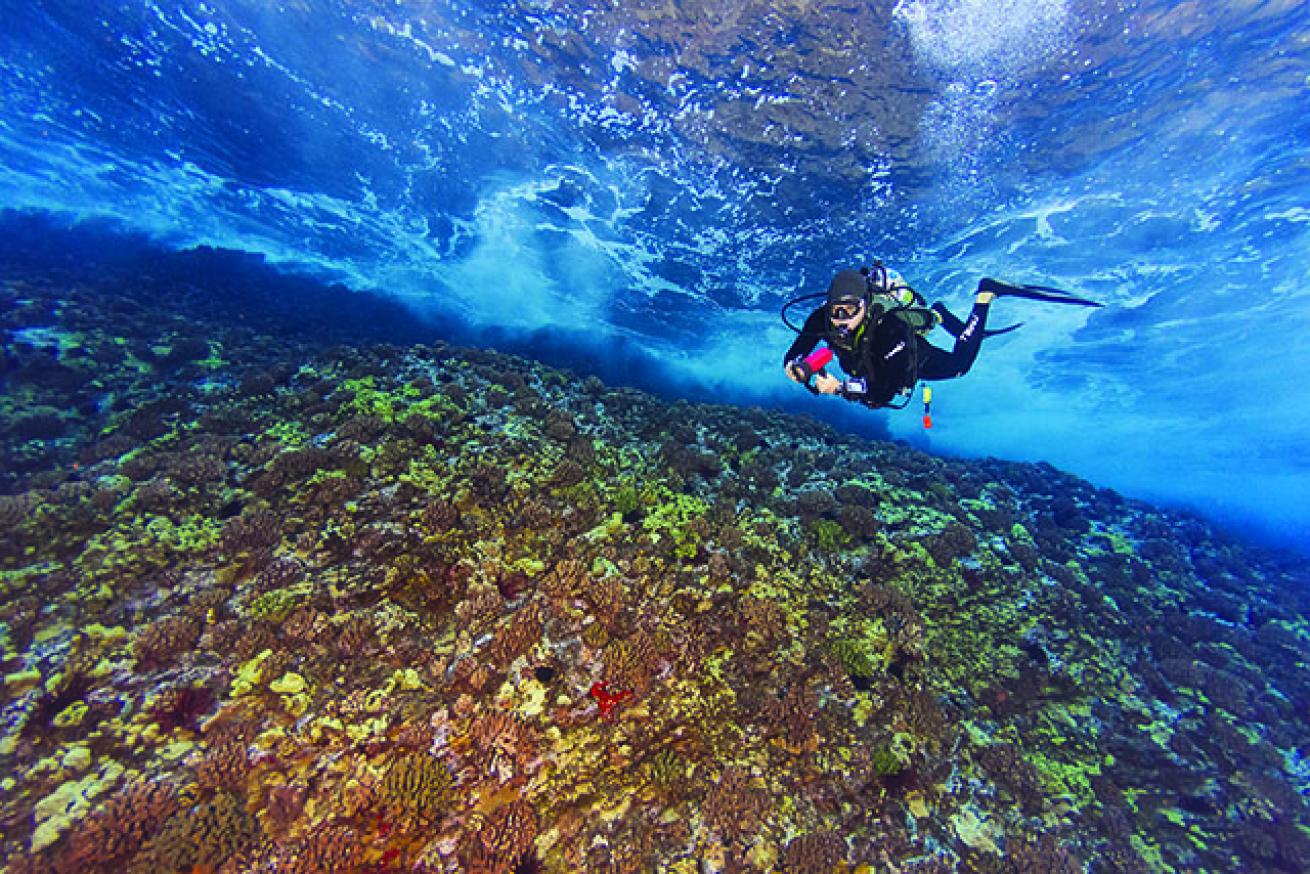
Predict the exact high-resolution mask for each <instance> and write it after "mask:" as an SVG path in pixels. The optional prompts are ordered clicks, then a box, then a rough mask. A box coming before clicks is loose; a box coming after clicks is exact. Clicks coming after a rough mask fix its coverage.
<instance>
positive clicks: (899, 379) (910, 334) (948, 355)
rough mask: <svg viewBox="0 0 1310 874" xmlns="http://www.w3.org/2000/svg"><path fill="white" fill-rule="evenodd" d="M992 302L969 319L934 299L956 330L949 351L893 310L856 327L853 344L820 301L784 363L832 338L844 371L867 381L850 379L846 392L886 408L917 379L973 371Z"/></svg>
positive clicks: (979, 305)
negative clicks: (862, 386) (847, 341)
mask: <svg viewBox="0 0 1310 874" xmlns="http://www.w3.org/2000/svg"><path fill="white" fill-rule="evenodd" d="M987 306H988V305H987V304H984V303H976V304H974V305H973V312H971V313H969V318H968V320H967V321H963V322H962V321H960V320H959V319H958V318H956V317H955V316H954V315H952V314H951V313H950V312H949V311H948V310H947V309H946V308H945V307H943V306H942V305H941V304H939V303H938V304H933V307H932V308H933V309H934V310H936V311H937V312H938V313H939V314H940V315H941V317H942V327H944V328H946V330H947V331H949V332H950V333H952V334H954V335H956V339H955V347H954V348H953V349H951V351H949V352H948V351H946V350H945V349H941V348H939V347H937V346H934V345H932V344H931V343H929V342H928V341H927V340H925V339H924V338H923V337H922V336H920V335H919V334H918V333H917V332H916V331H915V330H914V328H913V327H911V326H910V325H909V324H907V323H906V322H905V321H904V320H903V319H900V318H898V317H897V316H896V315H894V314H888V315H885V316H883V317H882V319H881V320H879V321H878V323H877V324H876V325H873V326H870V325H869V323H868V322H867V321H866V322H865V324H864V326H863V327H862V329H860V330H857V331H856V334H855V340H854V343H853V344H852V345H850V346H846V345H844V344H843V343H842V342H841V341H840V340H839V339H838V338H837V337H836V335H835V334H834V333H833V332H832V330H831V327H830V325H829V323H828V310H827V307H826V306H821V307H819V308H818V309H816V310H815V311H814V312H812V313H810V316H809V318H807V319H806V320H805V325H804V326H803V327H802V329H801V333H800V335H799V336H797V338H796V342H794V343H792V344H791V348H789V349H788V350H787V353H786V355H784V356H783V364H784V365H786V364H788V363H790V362H792V361H795V360H796V359H797V358H799V357H802V356H805V355H808V354H810V353H811V352H813V351H814V347H815V346H817V345H818V344H819V341H820V340H824V341H827V343H828V346H829V348H831V349H832V351H833V353H834V354H836V356H837V361H838V363H840V364H841V368H842V370H844V371H846V373H847V374H849V375H850V376H851V377H852V378H853V381H856V382H858V381H859V380H863V381H864V384H865V390H864V391H862V392H860V391H853V390H852V388H854V387H855V386H852V381H850V380H848V381H847V384H846V386H845V387H843V390H842V392H841V394H842V397H844V398H846V399H847V400H850V401H855V402H857V403H861V404H864V405H865V406H868V407H874V408H877V407H885V406H887V405H888V404H889V403H890V402H891V400H892V399H893V398H894V397H896V395H897V394H898V393H900V392H901V391H902V390H903V389H907V388H913V387H914V384H915V382H916V381H917V380H920V379H927V380H937V379H954V378H955V377H957V376H964V374H966V373H968V372H969V368H970V367H972V366H973V362H974V359H976V358H977V357H978V348H979V347H980V346H981V345H982V341H983V337H984V336H985V335H986V327H987Z"/></svg>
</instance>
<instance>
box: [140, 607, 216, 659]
mask: <svg viewBox="0 0 1310 874" xmlns="http://www.w3.org/2000/svg"><path fill="white" fill-rule="evenodd" d="M200 631H201V625H200V623H199V622H198V621H196V620H195V619H193V618H192V617H190V616H169V617H165V618H163V619H158V620H156V621H154V622H152V623H151V624H150V625H148V626H147V627H146V628H145V630H144V631H142V632H141V633H140V634H139V635H138V636H137V638H136V640H135V641H134V642H133V644H132V654H133V655H135V656H136V659H137V662H138V663H139V664H140V665H141V667H142V668H144V669H149V668H158V667H165V666H167V665H170V664H172V662H173V660H174V659H175V658H176V657H177V656H179V655H181V654H182V653H184V652H189V651H190V650H191V649H193V648H194V647H195V645H196V642H197V641H198V640H199V639H200Z"/></svg>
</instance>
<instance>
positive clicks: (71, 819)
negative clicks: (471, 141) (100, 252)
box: [0, 278, 1310, 874]
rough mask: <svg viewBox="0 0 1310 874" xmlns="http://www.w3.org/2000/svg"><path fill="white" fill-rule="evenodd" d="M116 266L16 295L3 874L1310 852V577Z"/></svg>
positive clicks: (8, 386) (1175, 867)
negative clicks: (280, 317) (112, 272)
mask: <svg viewBox="0 0 1310 874" xmlns="http://www.w3.org/2000/svg"><path fill="white" fill-rule="evenodd" d="M104 282H106V283H107V282H109V280H104ZM99 283H100V281H99V280H87V281H85V282H82V283H68V282H62V283H60V282H53V281H47V280H41V279H32V278H9V279H5V280H3V281H0V295H2V296H3V300H4V301H5V302H7V303H8V304H11V305H10V306H8V307H0V330H3V331H5V332H8V333H7V334H6V337H7V340H6V342H7V344H8V345H7V348H12V349H13V350H14V353H13V356H12V360H11V362H10V364H9V365H7V367H8V369H7V370H6V372H5V380H6V381H5V382H4V384H3V387H2V390H0V399H2V400H3V403H4V404H6V405H7V406H6V407H5V410H6V413H7V424H6V427H5V429H4V430H3V432H0V455H3V461H4V464H0V488H3V490H4V492H5V493H4V494H0V530H3V532H4V534H3V537H0V641H3V644H4V647H5V652H4V684H3V693H2V696H0V731H2V732H3V733H2V734H0V765H2V766H3V773H4V775H5V779H4V781H3V788H4V790H5V791H4V793H3V794H2V795H0V853H2V854H3V856H4V857H5V860H6V862H7V865H8V868H7V870H9V871H11V872H54V874H63V872H72V871H97V870H103V871H152V872H155V871H158V872H171V871H179V872H193V871H206V872H210V874H219V872H224V874H226V872H235V871H259V872H296V874H308V872H328V871H330V872H333V874H348V872H354V871H358V872H386V871H411V870H412V871H429V872H436V871H443V872H444V871H495V872H520V871H544V872H552V874H562V872H574V871H597V872H599V871H634V872H636V871H642V872H645V871H655V872H665V871H667V872H683V871H693V870H713V871H756V872H769V871H787V872H825V874H826V872H831V871H847V872H855V871H903V872H920V874H926V872H948V871H957V872H964V871H995V872H1016V874H1017V872H1029V871H1034V872H1036V871H1041V872H1066V871H1069V872H1072V871H1106V872H1113V871H1123V872H1161V874H1167V872H1184V871H1187V872H1221V871H1232V870H1249V871H1265V872H1291V871H1298V870H1306V869H1307V868H1310V838H1308V837H1307V834H1310V832H1308V831H1307V830H1308V829H1310V809H1307V804H1306V793H1307V791H1310V753H1308V752H1307V749H1306V742H1305V738H1306V737H1308V736H1310V724H1308V720H1310V717H1308V716H1307V714H1308V713H1310V679H1307V675H1306V672H1305V670H1304V664H1305V663H1306V661H1307V653H1310V621H1308V613H1310V611H1308V608H1310V596H1308V595H1307V594H1306V593H1307V591H1310V587H1307V579H1306V576H1305V572H1304V570H1303V569H1302V568H1301V567H1300V566H1299V565H1298V564H1296V563H1292V562H1282V561H1278V560H1276V558H1274V557H1270V556H1265V555H1261V554H1259V553H1256V552H1254V551H1252V550H1250V549H1247V548H1245V547H1242V546H1241V545H1239V544H1237V543H1235V542H1232V541H1230V540H1227V539H1225V538H1224V537H1223V536H1222V535H1221V534H1219V533H1217V532H1215V531H1213V530H1211V529H1210V528H1209V527H1208V526H1207V525H1206V524H1204V523H1203V522H1201V521H1199V520H1197V519H1194V518H1190V517H1188V516H1185V515H1179V514H1174V513H1169V512H1164V511H1161V510H1158V509H1156V508H1153V507H1150V506H1148V505H1145V504H1141V503H1138V502H1134V501H1129V500H1125V499H1124V498H1122V497H1120V496H1118V495H1115V494H1114V493H1112V492H1109V491H1106V490H1103V489H1097V488H1095V487H1093V486H1091V485H1089V484H1087V483H1085V482H1082V481H1079V480H1077V479H1075V478H1073V477H1070V476H1067V475H1065V474H1062V473H1060V472H1059V471H1056V470H1055V469H1053V468H1051V467H1049V466H1047V465H1040V464H1039V465H1026V464H1011V463H1006V462H1000V461H995V460H988V461H982V462H972V463H966V462H960V461H949V460H943V459H938V458H933V457H931V456H928V455H925V454H923V453H920V452H916V451H913V450H911V449H908V448H906V447H905V446H902V445H898V444H892V443H885V442H873V441H866V440H862V439H858V438H856V437H852V436H850V435H843V434H840V433H837V432H835V431H833V430H831V429H828V428H826V427H824V426H821V425H819V424H817V423H815V422H812V421H810V420H807V419H803V418H797V417H791V416H784V415H780V414H771V413H768V414H766V413H764V412H763V411H759V410H746V409H739V408H734V407H728V406H707V405H693V404H687V403H678V404H669V403H666V402H663V401H660V400H658V399H656V398H654V397H651V396H649V395H646V394H643V393H641V392H637V391H633V390H631V389H622V388H608V387H606V386H605V385H603V384H602V383H600V382H599V381H598V380H596V379H578V378H576V377H575V376H574V375H572V374H568V373H564V372H560V371H557V370H553V369H550V368H547V367H544V366H542V365H541V364H538V363H535V362H530V361H526V360H523V359H519V358H515V357H512V356H507V355H502V354H499V353H495V352H491V351H488V350H476V349H461V348H457V347H453V346H449V345H446V344H444V343H441V342H436V343H429V344H425V345H416V346H412V347H403V348H402V347H399V346H394V345H385V344H384V345H373V346H365V345H360V344H357V343H350V344H347V343H346V342H345V341H346V340H347V339H349V338H348V337H345V336H342V337H340V338H338V339H340V340H341V342H337V339H333V340H331V341H329V340H328V339H326V338H327V337H328V335H329V334H330V332H327V333H315V332H308V331H300V330H299V328H298V325H297V323H296V322H276V321H275V322H270V323H268V324H264V323H261V322H260V321H259V320H258V319H255V318H253V317H252V319H251V320H250V321H248V322H245V323H244V324H242V325H241V326H239V327H238V326H236V325H234V323H233V322H232V321H231V320H230V319H227V318H225V317H224V314H223V313H222V312H219V311H215V310H213V309H211V307H212V305H213V301H212V300H211V296H205V295H197V294H192V293H186V292H183V293H181V294H180V295H179V294H178V293H175V292H176V291H177V290H176V289H174V288H173V287H172V286H169V287H168V288H167V289H164V288H163V287H161V286H160V284H159V282H157V281H153V280H149V279H148V278H147V279H143V280H142V281H141V282H140V283H139V285H138V284H135V283H132V284H113V285H102V284H99ZM165 290H167V291H169V292H170V293H167V294H165V293H164V291H165ZM161 301H168V302H169V307H172V308H178V309H165V308H164V307H163V305H162V304H161V303H160V302H161ZM268 318H272V317H271V316H268ZM273 324H276V325H277V327H276V328H274V327H271V325H273ZM37 327H39V328H41V329H43V330H47V331H50V332H55V333H61V334H62V335H65V336H67V337H69V338H73V337H76V338H77V340H76V342H77V344H78V345H79V348H82V349H83V350H85V352H84V354H83V355H81V356H78V357H69V356H67V355H65V354H64V353H60V354H57V355H54V356H53V357H52V356H51V355H48V354H42V353H41V352H40V350H35V349H29V348H26V347H25V346H24V343H23V341H22V340H21V339H20V335H19V334H18V333H17V332H19V331H22V330H25V329H27V328H37ZM324 330H326V329H324ZM59 348H60V349H65V348H70V346H69V344H63V345H60V346H59ZM104 396H109V397H112V398H113V399H114V400H113V403H112V404H106V405H96V404H91V405H88V404H89V401H91V400H94V399H95V398H98V397H104ZM73 410H77V411H79V412H78V413H77V414H76V415H74V414H72V413H70V412H68V411H73Z"/></svg>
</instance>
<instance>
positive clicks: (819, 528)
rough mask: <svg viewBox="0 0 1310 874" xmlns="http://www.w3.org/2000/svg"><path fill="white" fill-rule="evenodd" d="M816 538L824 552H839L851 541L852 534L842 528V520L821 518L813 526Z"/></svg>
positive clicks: (812, 529)
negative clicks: (835, 520)
mask: <svg viewBox="0 0 1310 874" xmlns="http://www.w3.org/2000/svg"><path fill="white" fill-rule="evenodd" d="M811 531H812V532H813V534H814V540H815V542H816V543H817V544H818V545H819V549H821V550H823V551H824V552H837V551H838V550H840V549H842V548H843V547H845V546H846V545H847V544H849V543H850V542H851V536H850V535H849V534H847V533H846V529H844V528H842V526H841V523H840V522H834V521H833V520H832V519H820V520H819V521H817V522H815V523H814V525H813V526H812V528H811Z"/></svg>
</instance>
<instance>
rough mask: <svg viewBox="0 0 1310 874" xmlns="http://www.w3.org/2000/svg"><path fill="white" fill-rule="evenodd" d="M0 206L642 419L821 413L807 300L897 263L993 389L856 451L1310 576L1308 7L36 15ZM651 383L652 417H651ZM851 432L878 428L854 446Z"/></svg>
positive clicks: (7, 44)
mask: <svg viewBox="0 0 1310 874" xmlns="http://www.w3.org/2000/svg"><path fill="white" fill-rule="evenodd" d="M3 12H4V15H3V19H0V75H2V76H3V81H4V83H5V87H4V88H3V89H0V204H3V205H4V206H5V207H7V208H10V209H15V210H23V211H31V212H36V213H42V214H47V215H48V216H51V217H53V218H54V219H56V220H59V221H81V220H86V219H98V220H101V221H107V222H109V223H110V224H111V225H113V226H114V227H117V228H119V229H120V230H122V231H125V232H131V233H134V234H142V233H144V234H147V235H149V236H151V237H153V238H155V239H156V240H157V241H158V242H160V243H161V244H163V245H165V246H168V247H172V248H178V249H183V248H188V247H192V246H196V245H199V244H207V245H211V246H220V247H227V248H232V249H237V250H242V251H245V252H251V253H258V254H262V255H264V256H266V257H267V258H268V260H269V261H271V262H272V263H274V264H277V265H280V266H284V267H285V268H287V269H289V270H295V271H300V272H308V273H311V274H314V275H320V276H323V277H326V278H330V279H332V280H335V281H342V282H344V283H346V284H347V285H349V286H350V287H352V288H356V289H359V290H373V291H377V292H380V293H383V294H386V295H389V296H394V297H395V298H396V299H397V300H398V301H400V302H402V303H403V304H405V306H407V307H409V308H410V309H411V310H412V312H413V313H414V315H415V318H416V320H431V323H432V324H434V325H437V326H441V327H443V328H444V329H446V330H448V331H456V332H462V333H463V334H464V335H466V336H469V337H473V338H478V337H482V338H494V339H495V340H496V342H498V343H502V344H506V343H507V344H511V345H513V344H515V343H517V344H519V346H520V347H522V348H526V349H531V348H534V347H540V348H547V347H549V348H550V349H553V350H555V351H556V352H559V350H561V349H567V348H568V347H570V346H574V347H577V348H579V349H585V350H586V351H587V353H588V354H590V355H591V356H593V359H594V358H595V357H596V356H601V357H602V358H604V357H605V356H610V355H613V356H616V357H617V358H619V359H621V360H622V362H630V363H632V364H631V369H632V370H636V369H638V368H639V369H640V371H641V372H640V373H635V372H634V373H631V374H629V375H630V376H632V378H633V379H634V380H636V381H644V382H645V383H650V382H652V381H654V382H656V383H658V384H659V385H661V386H662V387H663V388H664V389H665V390H667V391H669V392H672V393H686V394H689V395H695V396H698V397H704V396H706V395H710V396H715V397H718V398H719V399H721V400H726V401H729V402H740V403H760V404H765V405H774V404H780V403H789V404H792V405H797V404H799V405H800V406H801V407H802V408H804V409H806V410H808V411H810V412H813V413H814V414H816V415H824V414H827V413H830V412H832V411H833V410H834V407H835V405H839V404H841V402H840V401H837V400H835V399H830V398H824V399H811V398H809V397H808V396H805V395H803V393H801V392H800V390H799V389H798V388H797V387H796V386H794V385H792V384H791V383H789V382H787V381H786V380H785V379H784V377H783V374H782V371H781V368H780V367H779V366H778V362H779V358H780V355H781V352H782V350H783V349H785V348H786V346H787V344H788V342H789V334H788V332H787V329H786V328H785V327H784V326H783V325H782V324H781V323H780V321H779V320H778V318H777V311H778V309H779V307H780V305H781V304H782V303H783V301H785V300H786V299H787V298H789V297H790V296H792V295H794V294H796V293H797V292H800V291H816V290H822V289H823V288H824V287H826V284H827V281H828V278H829V277H830V276H831V274H832V273H833V272H834V271H835V270H836V269H839V268H843V267H847V266H854V265H857V264H859V263H862V262H866V261H868V260H869V259H871V258H874V257H880V258H883V259H885V260H886V261H887V262H888V263H890V264H892V265H893V266H895V267H897V268H898V269H899V270H900V271H901V272H902V273H903V274H904V275H905V276H906V277H907V278H908V279H909V280H910V281H911V282H912V284H914V285H915V286H916V287H917V288H918V289H919V290H920V291H922V292H923V293H924V294H926V295H927V296H928V298H929V299H939V298H940V299H942V300H944V301H945V302H946V303H947V304H948V305H950V306H951V307H952V308H953V309H955V310H956V311H957V312H963V311H964V310H965V309H967V306H968V303H969V297H970V292H971V290H972V288H973V285H974V283H975V282H976V280H977V278H978V277H979V276H982V275H993V276H997V277H1000V278H1004V279H1010V280H1014V281H1024V282H1036V283H1041V284H1047V285H1054V286H1059V287H1063V288H1068V289H1071V290H1076V291H1078V292H1081V293H1084V294H1087V295H1090V296H1093V297H1096V298H1098V299H1100V300H1102V301H1104V302H1105V303H1106V304H1107V306H1106V307H1105V308H1104V309H1103V310H1099V311H1095V312H1089V311H1085V310H1077V311H1074V310H1073V308H1060V307H1050V306H1041V305H1036V304H1030V303H1020V302H1016V301H1001V302H1000V303H999V304H997V305H996V306H995V307H994V313H995V315H994V319H995V321H996V323H998V324H1004V323H1008V322H1011V321H1016V320H1022V321H1024V322H1025V327H1024V328H1023V329H1022V330H1021V331H1019V332H1017V333H1015V334H1011V335H1007V336H1006V337H1003V338H997V339H994V340H991V341H989V342H988V343H987V344H986V345H985V346H984V348H983V352H982V356H981V358H980V360H979V362H978V364H977V366H976V367H975V369H974V371H973V372H971V373H970V374H969V375H968V376H967V377H966V378H965V379H963V380H960V381H955V382H950V383H943V384H940V385H939V386H938V387H937V391H936V397H935V401H934V413H935V419H936V426H935V427H934V428H933V429H932V431H930V432H925V431H923V429H922V428H921V426H920V423H919V418H918V416H917V415H913V414H912V413H911V412H910V411H905V412H902V413H899V414H896V413H867V414H861V415H859V416H856V417H854V418H850V417H849V416H848V420H849V423H850V426H851V427H856V428H861V429H864V430H866V431H867V432H868V433H882V431H883V429H890V433H891V434H893V435H895V436H897V437H901V438H905V439H907V440H911V441H914V442H917V443H921V444H922V445H924V446H925V447H926V448H929V449H931V450H933V451H936V452H941V453H949V454H959V455H971V456H973V455H996V456H1001V457H1004V458H1010V459H1020V460H1024V459H1030V460H1037V459H1041V460H1045V461H1048V462H1050V463H1052V464H1055V465H1057V466H1059V467H1062V468H1065V469H1067V470H1070V471H1072V472H1074V473H1077V474H1080V475H1082V476H1085V477H1087V478H1089V479H1091V480H1093V481H1094V482H1096V483H1097V484H1099V485H1103V486H1109V487H1113V488H1116V489H1119V490H1121V491H1123V492H1125V493H1127V494H1129V495H1133V496H1139V497H1145V498H1149V499H1153V500H1157V501H1162V502H1164V503H1167V504H1172V505H1180V506H1187V507H1191V508H1194V509H1196V510H1198V511H1200V512H1202V513H1203V514H1205V515H1207V516H1209V517H1211V518H1214V519H1217V520H1219V521H1221V522H1224V523H1227V524H1229V525H1231V526H1234V527H1237V528H1239V529H1240V530H1242V531H1245V532H1247V533H1249V534H1251V535H1253V536H1256V537H1258V538H1261V539H1264V540H1267V541H1272V542H1276V543H1280V544H1282V545H1286V546H1292V547H1298V548H1304V545H1305V542H1306V537H1305V535H1306V533H1307V532H1308V531H1310V500H1308V499H1307V497H1306V496H1307V495H1310V464H1307V462H1306V460H1305V459H1306V447H1307V446H1310V415H1308V414H1307V412H1306V410H1307V407H1308V406H1310V383H1307V381H1306V379H1305V377H1304V375H1303V374H1304V372H1305V371H1306V370H1307V367H1308V366H1310V340H1308V339H1307V337H1310V208H1308V207H1307V204H1310V16H1307V15H1306V12H1305V9H1304V6H1303V4H1301V3H1299V2H1294V0H1283V2H1229V3H1223V4H1217V3H1215V4H1202V3H1168V2H1137V3H1134V2H1111V0H1104V2H1096V0H1089V2H1075V0H901V2H898V3H889V2H876V3H871V4H858V3H836V2H831V3H815V4H811V3H781V4H778V3H773V2H765V0H759V2H755V0H742V2H734V3H730V4H729V3H645V2H631V3H590V4H588V3H578V2H563V0H522V2H482V3H467V2H450V0H435V2H429V3H423V4H413V3H380V2H359V3H351V4H330V3H301V4H271V3H266V2H253V0H252V2H238V0H226V2H211V3H193V2H155V3H122V4H98V3H95V4H93V3H85V2H84V3H76V2H22V0H10V2H6V3H4V4H3ZM638 378H640V379H638ZM845 412H847V413H849V412H850V411H849V410H846V411H845Z"/></svg>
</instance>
